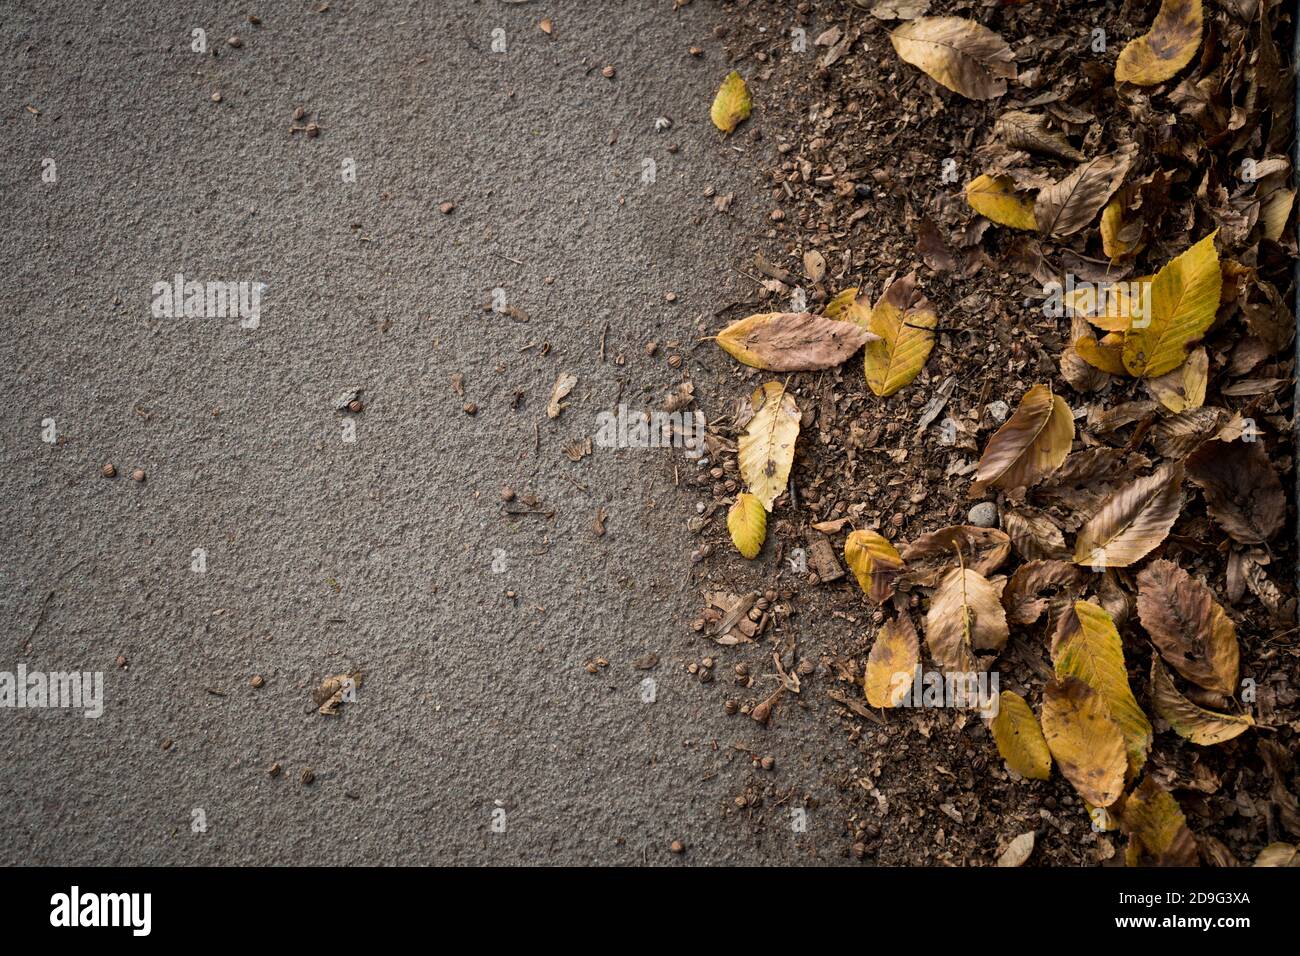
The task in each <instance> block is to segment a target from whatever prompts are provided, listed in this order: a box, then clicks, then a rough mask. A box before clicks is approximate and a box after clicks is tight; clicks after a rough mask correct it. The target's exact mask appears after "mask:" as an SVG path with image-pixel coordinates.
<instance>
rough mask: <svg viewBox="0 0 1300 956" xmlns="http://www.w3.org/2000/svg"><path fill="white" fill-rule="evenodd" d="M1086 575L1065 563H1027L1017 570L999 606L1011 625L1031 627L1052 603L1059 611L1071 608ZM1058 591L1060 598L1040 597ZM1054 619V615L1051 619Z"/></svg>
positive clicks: (1084, 572)
mask: <svg viewBox="0 0 1300 956" xmlns="http://www.w3.org/2000/svg"><path fill="white" fill-rule="evenodd" d="M1087 579H1088V573H1087V572H1086V571H1084V570H1083V569H1082V568H1080V567H1078V566H1077V565H1074V564H1071V563H1070V562H1068V561H1028V562H1026V563H1025V564H1022V565H1021V566H1020V567H1018V568H1016V571H1015V573H1014V574H1012V575H1011V580H1010V581H1009V582H1008V583H1007V587H1006V590H1004V591H1003V592H1002V606H1003V607H1005V608H1006V609H1007V621H1008V623H1011V624H1032V623H1034V622H1035V621H1037V620H1038V619H1039V618H1040V617H1042V615H1043V612H1044V611H1046V610H1047V609H1048V606H1049V605H1050V604H1051V603H1053V601H1055V602H1056V603H1058V604H1060V605H1061V606H1062V607H1064V606H1066V605H1067V604H1072V603H1073V602H1074V600H1075V599H1076V598H1077V597H1078V596H1079V593H1080V592H1081V591H1082V590H1083V585H1084V583H1085V582H1086V581H1087ZM1053 588H1061V589H1062V593H1061V595H1060V596H1059V597H1056V598H1054V599H1049V598H1046V597H1043V596H1042V594H1043V592H1044V591H1047V590H1050V589H1053ZM1053 617H1055V615H1053Z"/></svg>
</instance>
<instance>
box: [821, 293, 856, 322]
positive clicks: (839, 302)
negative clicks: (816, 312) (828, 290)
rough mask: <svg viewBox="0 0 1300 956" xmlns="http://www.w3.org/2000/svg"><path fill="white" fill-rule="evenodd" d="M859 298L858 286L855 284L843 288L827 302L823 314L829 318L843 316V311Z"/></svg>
mask: <svg viewBox="0 0 1300 956" xmlns="http://www.w3.org/2000/svg"><path fill="white" fill-rule="evenodd" d="M857 299H858V287H857V286H853V287H852V288H849V289H842V290H840V291H839V292H837V293H835V295H834V296H832V297H831V300H830V301H829V302H827V303H826V308H824V309H822V315H824V316H826V318H828V319H838V318H842V315H841V313H843V312H844V311H845V310H847V309H848V307H849V306H851V305H852V304H853V303H854V302H856V301H857Z"/></svg>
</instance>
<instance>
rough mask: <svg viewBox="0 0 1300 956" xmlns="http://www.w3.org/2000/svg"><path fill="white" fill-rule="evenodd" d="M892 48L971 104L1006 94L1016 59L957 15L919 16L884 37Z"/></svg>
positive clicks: (994, 38) (993, 35)
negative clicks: (969, 100) (892, 45)
mask: <svg viewBox="0 0 1300 956" xmlns="http://www.w3.org/2000/svg"><path fill="white" fill-rule="evenodd" d="M889 39H890V42H892V43H893V44H894V50H895V51H897V53H898V55H899V56H900V57H901V58H902V59H903V60H904V61H905V62H907V63H910V64H912V65H913V66H915V67H919V68H920V69H921V70H923V71H924V72H925V73H926V74H928V75H929V77H930V78H931V79H933V80H934V81H935V82H937V83H939V84H941V85H942V86H946V87H947V88H948V89H950V90H952V91H953V92H954V93H960V94H961V95H962V96H965V97H968V98H970V99H973V100H988V99H993V98H994V97H998V96H1001V95H1002V94H1003V93H1005V92H1006V91H1007V80H1014V79H1015V78H1016V57H1015V54H1014V53H1012V52H1011V47H1009V46H1007V43H1006V41H1005V40H1003V39H1002V37H1000V36H998V35H997V34H996V33H994V32H993V31H992V30H990V29H989V28H988V27H986V26H983V25H982V24H979V23H976V22H975V21H974V20H966V19H963V18H961V17H920V18H918V19H915V20H912V21H910V22H908V23H905V24H903V25H902V26H901V27H898V28H897V29H895V30H894V31H893V32H892V33H890V35H889Z"/></svg>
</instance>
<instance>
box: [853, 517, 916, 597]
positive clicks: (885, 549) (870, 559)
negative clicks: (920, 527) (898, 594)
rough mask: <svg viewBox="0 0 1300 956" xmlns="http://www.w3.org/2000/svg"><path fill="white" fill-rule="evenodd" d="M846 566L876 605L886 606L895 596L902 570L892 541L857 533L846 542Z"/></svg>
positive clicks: (900, 561)
mask: <svg viewBox="0 0 1300 956" xmlns="http://www.w3.org/2000/svg"><path fill="white" fill-rule="evenodd" d="M844 563H845V564H847V565H848V566H849V568H850V569H851V570H852V571H853V575H854V577H856V578H857V579H858V585H859V587H861V588H862V593H863V594H865V595H866V596H867V597H868V598H870V599H871V601H872V602H873V603H875V604H884V603H885V601H886V600H887V599H888V598H889V596H890V595H891V594H893V593H894V582H895V581H896V580H897V578H898V573H899V571H900V570H902V567H903V559H902V558H901V557H899V555H898V552H897V551H896V550H895V549H894V546H893V545H892V544H890V542H889V539H888V538H885V537H884V536H882V535H879V534H877V533H876V532H874V531H854V532H852V533H851V534H850V535H849V536H848V538H847V539H846V540H845V542H844Z"/></svg>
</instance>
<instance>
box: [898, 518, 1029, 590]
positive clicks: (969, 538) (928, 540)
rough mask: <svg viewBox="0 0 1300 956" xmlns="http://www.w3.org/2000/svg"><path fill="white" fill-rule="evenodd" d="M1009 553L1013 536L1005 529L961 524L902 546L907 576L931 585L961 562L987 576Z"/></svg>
mask: <svg viewBox="0 0 1300 956" xmlns="http://www.w3.org/2000/svg"><path fill="white" fill-rule="evenodd" d="M959 553H960V556H961V557H960V560H959V559H958V554H959ZM1010 554H1011V539H1010V538H1008V537H1007V535H1006V533H1005V532H1003V531H999V530H998V529H997V528H976V527H974V526H973V525H960V524H959V525H950V526H949V527H947V528H940V529H939V530H938V531H931V532H930V533H929V534H923V535H921V537H919V538H917V539H916V540H915V541H913V542H912V543H911V544H909V545H907V546H906V547H905V548H904V549H903V552H902V557H903V563H904V564H905V565H906V566H907V580H909V581H911V582H912V583H913V584H919V585H920V586H921V587H927V588H931V587H934V586H936V585H937V584H938V583H939V581H940V580H941V579H943V578H944V577H945V576H946V575H947V573H948V572H949V571H950V570H951V569H952V568H955V567H957V566H958V564H964V565H965V566H966V567H968V568H971V569H973V570H975V571H978V572H979V573H980V574H982V575H984V576H985V577H988V576H989V575H990V574H992V573H993V572H994V571H996V570H997V569H998V568H1000V567H1002V562H1003V561H1005V560H1006V559H1007V556H1008V555H1010Z"/></svg>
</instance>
